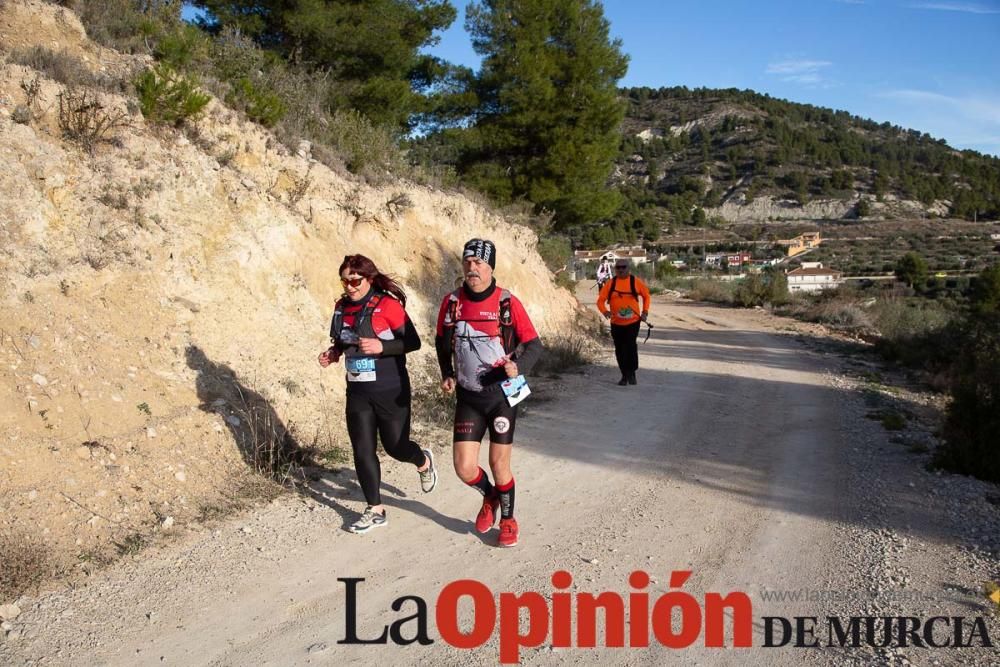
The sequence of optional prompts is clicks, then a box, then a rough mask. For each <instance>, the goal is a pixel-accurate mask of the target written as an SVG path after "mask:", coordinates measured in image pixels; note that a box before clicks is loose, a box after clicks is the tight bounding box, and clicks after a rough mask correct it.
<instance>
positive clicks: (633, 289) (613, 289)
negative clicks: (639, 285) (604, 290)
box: [608, 276, 639, 300]
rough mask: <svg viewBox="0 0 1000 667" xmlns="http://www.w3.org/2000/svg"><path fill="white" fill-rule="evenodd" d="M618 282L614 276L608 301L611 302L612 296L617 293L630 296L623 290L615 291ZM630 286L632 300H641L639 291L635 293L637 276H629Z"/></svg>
mask: <svg viewBox="0 0 1000 667" xmlns="http://www.w3.org/2000/svg"><path fill="white" fill-rule="evenodd" d="M617 280H618V277H617V276H612V277H611V289H609V290H608V299H609V300H610V299H611V295H612V294H614V293H615V292H618V293H619V294H628V292H622V291H621V290H616V289H615V285H616V281H617ZM628 286H629V292H631V293H632V298H633V299H638V298H639V293H638V292H637V291H635V276H629V277H628Z"/></svg>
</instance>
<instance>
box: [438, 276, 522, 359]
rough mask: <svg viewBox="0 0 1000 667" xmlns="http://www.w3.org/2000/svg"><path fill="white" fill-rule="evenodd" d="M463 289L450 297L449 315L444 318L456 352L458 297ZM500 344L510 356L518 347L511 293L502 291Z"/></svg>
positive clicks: (452, 347) (452, 346)
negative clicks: (511, 308)
mask: <svg viewBox="0 0 1000 667" xmlns="http://www.w3.org/2000/svg"><path fill="white" fill-rule="evenodd" d="M461 291H462V288H461V287H459V288H458V289H457V290H455V291H454V292H452V293H451V294H449V295H448V313H447V315H446V316H445V318H444V326H445V327H446V328H450V329H451V349H452V351H454V350H455V325H456V323H457V322H458V295H459V294H460V293H461ZM499 322H500V342H501V343H503V351H504V352H505V353H507V354H510V353H511V351H513V350H514V348H515V347H516V345H515V344H514V316H513V315H512V314H511V310H510V292H509V291H508V290H505V289H503V290H500V319H499Z"/></svg>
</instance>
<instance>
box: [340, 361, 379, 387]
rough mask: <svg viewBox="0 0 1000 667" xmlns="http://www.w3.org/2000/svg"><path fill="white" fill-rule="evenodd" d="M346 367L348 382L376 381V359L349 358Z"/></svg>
mask: <svg viewBox="0 0 1000 667" xmlns="http://www.w3.org/2000/svg"><path fill="white" fill-rule="evenodd" d="M344 366H346V367H347V381H348V382H374V381H375V357H347V359H346V360H345V361H344Z"/></svg>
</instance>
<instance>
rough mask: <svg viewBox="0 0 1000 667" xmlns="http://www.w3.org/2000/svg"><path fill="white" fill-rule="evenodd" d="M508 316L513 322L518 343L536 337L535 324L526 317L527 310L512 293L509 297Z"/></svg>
mask: <svg viewBox="0 0 1000 667" xmlns="http://www.w3.org/2000/svg"><path fill="white" fill-rule="evenodd" d="M510 316H511V319H512V320H513V322H514V333H515V334H516V335H517V340H518V342H519V343H527V342H528V341H529V340H534V339H536V338H538V332H537V331H535V326H534V325H533V324H532V323H531V319H530V318H529V317H528V311H526V310H525V309H524V306H522V305H521V302H520V300H518V298H517V297H516V296H514V295H513V294H512V295H511V297H510Z"/></svg>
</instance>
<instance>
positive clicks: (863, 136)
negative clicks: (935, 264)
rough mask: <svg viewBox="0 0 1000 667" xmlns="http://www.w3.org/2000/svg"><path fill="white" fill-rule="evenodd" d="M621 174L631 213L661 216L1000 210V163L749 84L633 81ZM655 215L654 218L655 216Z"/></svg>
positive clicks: (760, 217) (663, 221)
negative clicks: (720, 86)
mask: <svg viewBox="0 0 1000 667" xmlns="http://www.w3.org/2000/svg"><path fill="white" fill-rule="evenodd" d="M622 95H623V97H624V98H625V100H626V101H627V104H628V108H627V112H626V119H625V122H624V123H623V126H622V132H623V138H622V146H621V152H620V156H619V159H618V165H617V170H616V173H615V174H614V176H613V179H614V182H615V183H617V184H618V185H619V187H620V189H621V191H622V192H623V193H624V194H625V196H626V199H627V205H626V209H627V210H628V211H629V214H628V215H627V216H625V217H626V218H628V217H632V218H635V216H636V215H638V216H639V217H640V218H642V219H644V220H646V223H645V224H643V223H641V222H639V220H638V219H636V220H628V219H621V220H619V221H618V224H623V223H624V225H625V226H627V227H631V228H633V229H644V230H645V235H646V236H647V238H648V237H649V236H650V232H651V231H652V230H653V229H654V228H655V227H656V225H657V224H659V225H662V226H667V225H670V226H676V225H682V224H711V223H712V222H715V223H721V222H722V221H723V220H724V221H727V222H737V221H755V222H762V221H767V220H777V219H797V220H805V219H839V218H856V217H869V216H872V217H884V218H899V217H903V218H912V217H938V216H950V217H958V218H964V219H967V220H973V219H980V220H982V219H998V218H1000V159H997V158H994V157H990V156H986V155H982V154H980V153H977V152H975V151H968V150H966V151H959V150H956V149H954V148H951V147H950V146H948V145H947V144H946V143H945V142H944V141H943V140H939V139H934V138H932V137H931V136H930V135H928V134H925V133H921V132H918V131H916V130H907V129H904V128H901V127H898V126H894V125H891V124H890V123H882V124H879V123H876V122H874V121H871V120H866V119H863V118H859V117H857V116H852V115H851V114H849V113H847V112H845V111H834V110H831V109H824V108H820V107H815V106H811V105H808V104H797V103H794V102H788V101H785V100H780V99H776V98H773V97H770V96H768V95H761V94H759V93H755V92H753V91H749V90H736V89H726V90H714V89H707V88H699V89H694V90H690V89H688V88H684V87H678V88H660V89H658V90H657V89H651V88H627V89H623V90H622ZM652 220H655V221H656V222H655V223H654V222H651V221H652Z"/></svg>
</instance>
